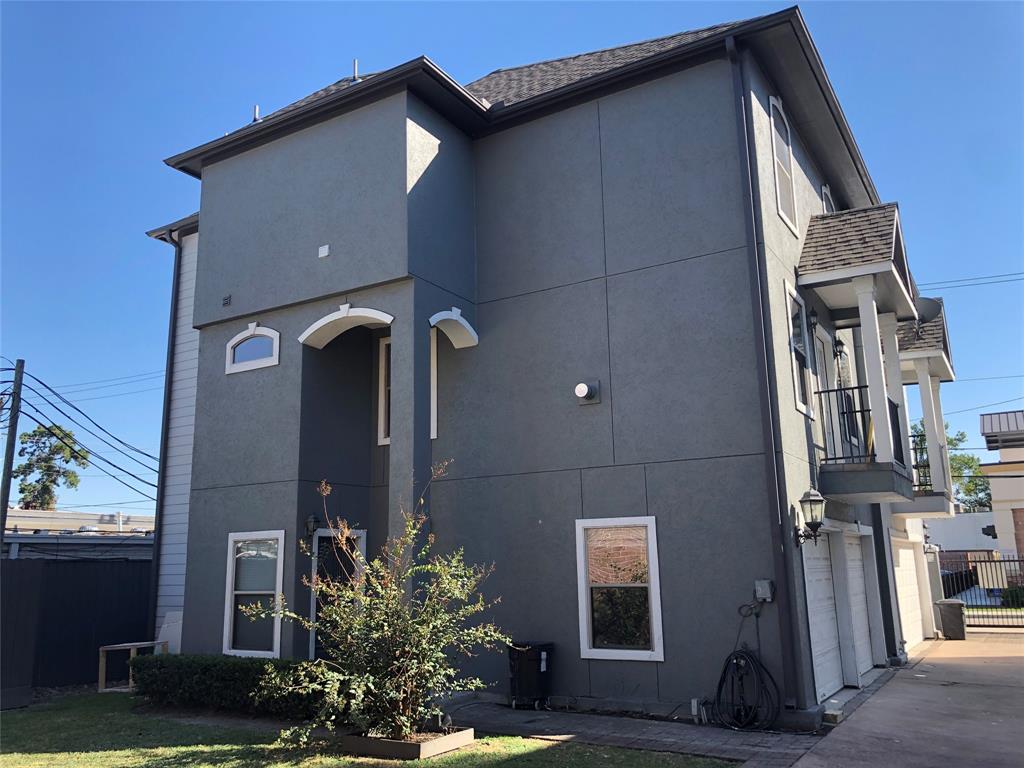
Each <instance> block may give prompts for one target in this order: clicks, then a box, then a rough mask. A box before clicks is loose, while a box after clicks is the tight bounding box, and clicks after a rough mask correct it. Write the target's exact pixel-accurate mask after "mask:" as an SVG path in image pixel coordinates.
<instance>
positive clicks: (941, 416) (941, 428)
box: [932, 376, 953, 494]
mask: <svg viewBox="0 0 1024 768" xmlns="http://www.w3.org/2000/svg"><path fill="white" fill-rule="evenodd" d="M941 387H942V382H940V381H939V377H938V376H932V403H934V405H935V429H937V430H938V432H939V445H941V446H942V453H941V455H940V457H939V458H940V459H941V461H942V471H943V473H944V474H943V475H942V476H943V477H944V478H945V480H946V490H947V491H949V492H950V494H952V493H953V473H952V472H951V471H950V469H949V443H948V442H947V441H946V412H945V411H943V410H942V397H940V395H939V389H941Z"/></svg>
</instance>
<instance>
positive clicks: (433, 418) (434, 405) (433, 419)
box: [430, 326, 437, 440]
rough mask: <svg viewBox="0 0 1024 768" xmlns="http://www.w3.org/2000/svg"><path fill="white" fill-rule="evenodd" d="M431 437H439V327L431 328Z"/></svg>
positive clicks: (433, 438) (434, 438)
mask: <svg viewBox="0 0 1024 768" xmlns="http://www.w3.org/2000/svg"><path fill="white" fill-rule="evenodd" d="M430 439H431V440H436V439H437V328H435V327H433V326H432V327H431V328H430Z"/></svg>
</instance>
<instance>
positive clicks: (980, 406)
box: [946, 397, 1024, 416]
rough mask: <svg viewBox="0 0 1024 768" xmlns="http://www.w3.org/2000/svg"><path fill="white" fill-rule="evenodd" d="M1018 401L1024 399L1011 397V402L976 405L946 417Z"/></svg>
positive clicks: (950, 412) (1001, 401) (1002, 401)
mask: <svg viewBox="0 0 1024 768" xmlns="http://www.w3.org/2000/svg"><path fill="white" fill-rule="evenodd" d="M1018 400H1024V397H1011V398H1010V399H1009V400H1000V401H998V402H995V403H985V404H984V405H975V406H972V407H970V408H961V409H960V410H959V411H946V416H952V415H953V414H954V413H967V412H968V411H978V410H981V409H982V408H991V407H992V406H993V405H1004V404H1006V403H1015V402H1017V401H1018Z"/></svg>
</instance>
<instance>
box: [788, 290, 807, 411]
mask: <svg viewBox="0 0 1024 768" xmlns="http://www.w3.org/2000/svg"><path fill="white" fill-rule="evenodd" d="M786 299H787V306H788V308H789V349H790V357H791V358H792V361H793V395H794V397H795V399H796V409H797V410H798V411H800V412H801V413H803V414H805V415H807V416H813V413H812V410H811V396H810V394H811V393H810V354H811V352H810V349H811V345H810V335H809V334H808V333H807V308H806V307H805V306H804V301H803V299H801V298H800V296H799V295H797V292H796V291H795V290H794V289H793V288H792V286H790V285H789V284H788V283H787V284H786Z"/></svg>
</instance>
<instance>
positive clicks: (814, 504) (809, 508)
mask: <svg viewBox="0 0 1024 768" xmlns="http://www.w3.org/2000/svg"><path fill="white" fill-rule="evenodd" d="M800 510H801V511H802V512H803V515H804V530H800V528H797V529H796V544H797V546H800V545H801V544H803V543H804V542H805V541H813V542H814V546H818V535H819V534H818V531H819V530H821V526H822V525H823V524H824V522H825V497H824V496H822V495H821V494H820V493H818V491H817V489H816V488H811V489H809V490H808V491H807V493H805V494H804V495H803V497H802V498H801V499H800Z"/></svg>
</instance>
